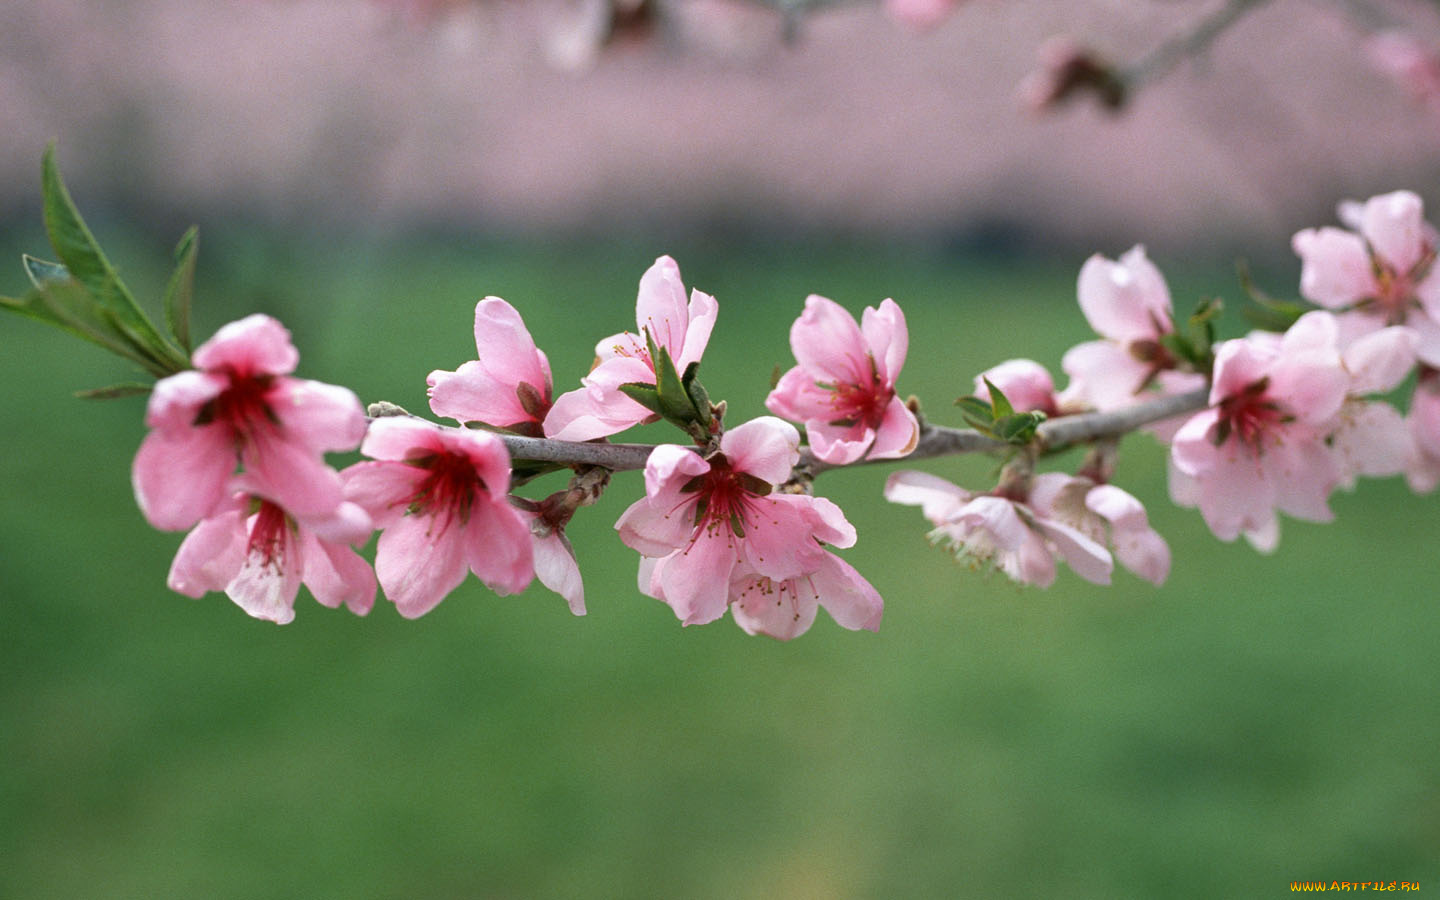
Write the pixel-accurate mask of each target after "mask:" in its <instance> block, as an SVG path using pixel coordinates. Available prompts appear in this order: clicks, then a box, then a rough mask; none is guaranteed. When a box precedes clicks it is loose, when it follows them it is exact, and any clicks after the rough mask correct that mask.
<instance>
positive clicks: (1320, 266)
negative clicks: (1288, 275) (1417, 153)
mask: <svg viewBox="0 0 1440 900" xmlns="http://www.w3.org/2000/svg"><path fill="white" fill-rule="evenodd" d="M1340 219H1341V221H1343V222H1344V223H1345V224H1346V225H1348V226H1350V227H1351V228H1352V229H1354V230H1353V231H1345V230H1342V229H1339V228H1330V227H1325V228H1307V229H1305V230H1304V231H1301V232H1299V233H1298V234H1296V235H1295V237H1294V239H1293V240H1292V241H1291V246H1292V247H1294V249H1295V252H1296V253H1297V254H1298V255H1299V256H1300V260H1301V268H1300V293H1301V294H1303V295H1304V296H1305V297H1306V298H1308V299H1310V300H1313V301H1314V302H1316V303H1318V304H1320V305H1321V306H1324V307H1326V308H1328V309H1331V310H1334V311H1335V312H1336V313H1337V322H1338V325H1339V341H1340V346H1341V347H1342V349H1343V348H1344V347H1346V346H1348V345H1349V344H1350V343H1351V342H1352V341H1354V340H1355V339H1357V338H1359V337H1361V336H1363V335H1366V334H1369V333H1370V332H1373V331H1376V330H1378V329H1380V328H1383V327H1385V326H1386V325H1404V326H1406V327H1408V328H1410V329H1412V330H1413V331H1414V332H1415V334H1416V340H1417V343H1416V353H1417V354H1418V355H1419V357H1420V359H1421V360H1422V361H1423V362H1425V363H1426V364H1428V365H1432V366H1436V365H1440V274H1437V272H1436V270H1435V265H1434V262H1435V252H1436V232H1435V229H1434V228H1433V227H1432V226H1431V225H1430V223H1428V222H1426V221H1425V220H1424V207H1423V203H1422V202H1421V200H1420V198H1419V197H1418V196H1416V195H1415V194H1413V193H1411V192H1410V191H1395V192H1393V193H1390V194H1381V195H1380V196H1378V197H1371V198H1370V199H1369V200H1367V201H1365V203H1363V204H1360V203H1353V202H1352V203H1344V204H1341V207H1340Z"/></svg>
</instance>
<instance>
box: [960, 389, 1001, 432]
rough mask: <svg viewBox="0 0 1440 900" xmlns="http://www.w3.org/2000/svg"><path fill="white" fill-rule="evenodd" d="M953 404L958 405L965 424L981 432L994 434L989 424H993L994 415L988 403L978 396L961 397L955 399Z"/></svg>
mask: <svg viewBox="0 0 1440 900" xmlns="http://www.w3.org/2000/svg"><path fill="white" fill-rule="evenodd" d="M955 405H956V406H958V407H960V417H961V418H963V419H964V420H965V424H967V425H969V426H970V427H971V428H974V429H975V430H976V431H979V432H981V433H983V434H989V435H993V434H994V432H993V431H991V426H993V425H994V424H995V415H994V413H993V412H991V409H990V404H988V403H986V402H985V401H984V400H981V399H980V398H979V397H961V398H960V399H959V400H956V401H955Z"/></svg>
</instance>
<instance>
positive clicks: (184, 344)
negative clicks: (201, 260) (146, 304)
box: [165, 225, 200, 353]
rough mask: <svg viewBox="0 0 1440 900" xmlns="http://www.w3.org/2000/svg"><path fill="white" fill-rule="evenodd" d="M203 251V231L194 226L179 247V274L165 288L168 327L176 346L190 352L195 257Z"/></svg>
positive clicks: (176, 270) (173, 274)
mask: <svg viewBox="0 0 1440 900" xmlns="http://www.w3.org/2000/svg"><path fill="white" fill-rule="evenodd" d="M199 249H200V229H198V228H196V227H195V226H194V225H191V226H190V230H189V231H187V232H185V236H184V237H182V238H180V243H179V244H176V245H175V271H174V272H171V273H170V282H169V283H168V284H166V285H165V324H166V325H167V326H169V328H170V333H171V334H172V335H174V336H175V340H176V342H178V343H179V344H180V347H181V348H182V349H184V350H185V351H186V352H187V353H188V352H189V351H190V349H191V347H190V302H191V300H192V299H193V297H194V295H195V255H196V253H197V252H198V251H199Z"/></svg>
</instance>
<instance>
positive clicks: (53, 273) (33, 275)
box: [20, 253, 70, 288]
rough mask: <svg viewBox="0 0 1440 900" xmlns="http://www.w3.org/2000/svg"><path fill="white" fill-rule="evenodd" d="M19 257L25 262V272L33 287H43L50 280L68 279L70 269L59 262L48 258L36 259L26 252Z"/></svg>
mask: <svg viewBox="0 0 1440 900" xmlns="http://www.w3.org/2000/svg"><path fill="white" fill-rule="evenodd" d="M20 259H21V260H22V261H23V262H24V263H25V274H26V275H27V276H28V277H29V278H30V283H31V284H33V285H34V286H35V287H37V288H38V287H44V286H45V284H46V282H50V281H69V280H70V270H69V269H67V268H65V267H64V266H62V265H60V264H59V263H53V262H49V261H48V260H43V259H37V258H36V257H33V256H31V255H30V254H28V253H22V254H20Z"/></svg>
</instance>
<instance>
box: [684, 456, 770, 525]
mask: <svg viewBox="0 0 1440 900" xmlns="http://www.w3.org/2000/svg"><path fill="white" fill-rule="evenodd" d="M709 462H710V471H708V472H706V473H704V474H703V475H697V476H695V477H694V478H692V479H690V480H689V481H688V482H686V483H685V485H684V487H682V488H681V491H682V492H684V493H692V492H693V493H696V494H698V499H697V502H696V506H695V534H694V536H693V538H692V543H693V541H694V540H697V539H699V537H700V533H701V531H702V530H703V531H704V532H705V533H706V534H707V535H711V536H713V535H714V534H715V533H717V532H718V531H720V530H722V529H723V530H725V531H728V532H729V534H731V535H732V536H734V537H741V538H743V537H744V536H745V528H746V526H747V525H748V524H749V523H750V522H752V521H754V515H753V514H754V512H755V505H756V501H757V500H759V499H760V498H761V497H763V496H765V495H766V494H769V493H770V491H771V490H773V486H772V485H771V484H770V483H769V482H767V481H761V480H760V479H759V478H756V477H755V476H754V475H751V474H749V473H747V472H738V471H735V470H734V469H732V468H731V467H730V461H729V460H727V459H726V458H725V455H724V454H722V453H717V454H715V455H714V456H712V457H710V460H709Z"/></svg>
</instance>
